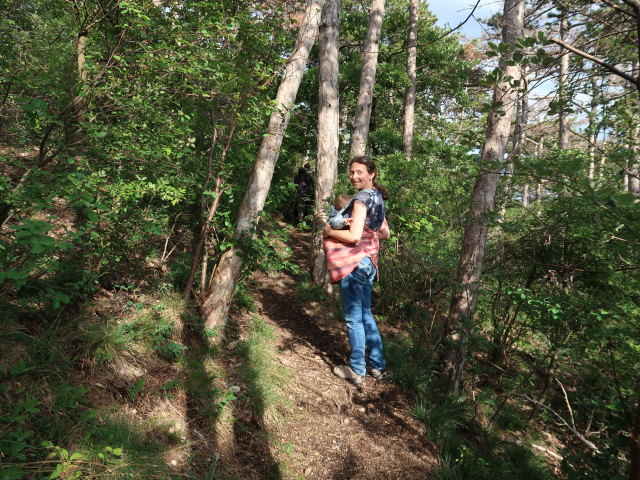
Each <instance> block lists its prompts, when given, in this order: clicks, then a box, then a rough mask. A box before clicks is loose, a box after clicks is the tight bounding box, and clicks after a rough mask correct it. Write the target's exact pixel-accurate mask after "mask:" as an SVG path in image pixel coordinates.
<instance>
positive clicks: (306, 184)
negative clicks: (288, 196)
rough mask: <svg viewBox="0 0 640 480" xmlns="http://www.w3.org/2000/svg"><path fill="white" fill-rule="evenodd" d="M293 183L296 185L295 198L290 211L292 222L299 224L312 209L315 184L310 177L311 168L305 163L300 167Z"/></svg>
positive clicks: (311, 176)
mask: <svg viewBox="0 0 640 480" xmlns="http://www.w3.org/2000/svg"><path fill="white" fill-rule="evenodd" d="M293 181H294V183H295V184H296V197H295V199H294V200H293V204H292V205H291V209H290V211H291V217H292V219H293V221H294V222H296V223H300V222H301V221H302V220H303V219H304V217H306V216H307V215H308V214H309V212H310V211H311V208H312V207H313V194H314V187H315V182H314V180H313V175H311V166H310V165H309V164H308V163H305V164H304V166H302V167H300V168H299V169H298V173H296V176H295V178H294V180H293Z"/></svg>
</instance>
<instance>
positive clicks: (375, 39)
mask: <svg viewBox="0 0 640 480" xmlns="http://www.w3.org/2000/svg"><path fill="white" fill-rule="evenodd" d="M383 14H384V0H372V1H371V13H370V14H369V26H368V27H367V36H366V38H365V41H364V52H363V58H362V73H361V75H360V91H359V92H358V103H357V105H356V116H355V119H354V122H353V134H352V136H351V155H350V156H351V158H353V157H355V156H358V155H364V154H365V152H366V149H367V137H368V136H369V122H370V120H371V107H372V103H373V87H374V85H375V82H376V69H377V68H378V51H379V49H380V32H381V31H382V15H383Z"/></svg>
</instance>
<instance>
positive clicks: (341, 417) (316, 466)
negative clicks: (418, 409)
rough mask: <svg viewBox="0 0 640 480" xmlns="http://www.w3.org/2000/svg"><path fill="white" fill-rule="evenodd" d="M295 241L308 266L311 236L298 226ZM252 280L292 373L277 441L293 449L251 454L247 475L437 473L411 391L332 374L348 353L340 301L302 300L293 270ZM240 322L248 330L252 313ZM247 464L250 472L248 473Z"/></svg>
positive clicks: (404, 477)
mask: <svg viewBox="0 0 640 480" xmlns="http://www.w3.org/2000/svg"><path fill="white" fill-rule="evenodd" d="M289 245H290V246H291V248H292V249H293V252H294V261H295V262H296V263H297V264H298V265H299V266H300V267H301V269H303V271H309V268H308V267H309V265H308V262H309V260H310V259H309V252H310V250H311V246H310V234H309V233H304V232H298V231H296V232H294V233H293V234H292V236H291V238H290V240H289ZM248 285H249V290H250V291H251V293H252V296H253V298H254V300H255V301H256V305H257V308H258V311H257V314H258V315H260V316H262V317H263V318H264V319H265V320H266V322H267V323H268V324H270V325H273V326H275V327H276V332H277V334H278V336H279V339H280V344H279V345H278V349H279V353H278V356H277V359H276V361H277V362H279V363H281V364H282V365H283V366H285V367H286V368H287V369H288V370H289V371H290V372H291V374H292V378H290V379H289V381H288V382H287V386H286V391H285V392H284V395H285V396H286V397H287V403H288V404H289V405H290V408H289V410H287V412H286V414H285V415H286V417H287V419H286V421H285V422H284V424H283V425H282V426H281V427H280V428H278V429H276V432H275V436H276V437H277V441H276V444H280V445H287V446H289V448H286V449H285V450H287V451H286V453H285V452H282V451H274V452H271V455H268V456H270V457H271V458H270V459H267V458H262V459H258V458H252V459H249V461H248V463H247V464H245V467H249V466H251V469H252V470H253V472H252V473H251V474H249V475H248V478H256V479H257V478H274V479H277V478H296V479H302V478H304V479H306V480H329V479H332V480H333V479H335V480H342V479H345V480H346V479H353V480H378V479H389V480H394V479H397V480H413V479H416V480H418V479H420V480H425V479H428V478H430V477H431V476H432V475H431V473H430V472H432V471H433V470H434V467H435V466H436V461H435V459H434V447H433V444H432V443H431V442H430V441H429V440H428V438H427V437H426V436H425V434H424V427H423V426H422V425H421V424H420V423H419V422H417V421H416V420H415V419H413V418H412V417H411V416H410V415H409V413H408V409H409V408H410V406H411V397H410V395H409V394H408V393H407V392H404V391H403V390H402V389H401V388H399V387H398V386H396V385H394V384H392V383H388V382H385V381H375V380H374V379H373V378H371V377H370V376H367V377H366V381H365V383H364V384H362V385H359V386H355V385H352V384H351V383H349V382H347V381H345V380H343V379H341V378H338V377H336V376H334V375H333V373H332V368H333V366H335V365H340V364H345V362H346V361H347V358H348V339H347V336H346V328H345V326H344V323H343V321H342V320H341V319H339V318H336V317H335V313H334V312H335V309H334V308H333V306H332V305H320V304H318V303H317V302H308V303H303V302H301V301H300V300H299V299H298V297H297V295H296V278H295V277H293V276H291V275H289V274H287V273H281V274H279V275H277V276H273V275H269V276H267V275H264V274H260V273H257V274H254V275H253V276H252V277H251V278H250V279H249V282H248ZM374 314H375V312H374ZM254 315H255V314H254ZM235 321H236V322H237V323H238V325H239V326H240V328H241V329H242V324H243V323H245V322H246V321H247V319H246V318H235ZM380 330H381V333H382V336H383V340H384V339H385V338H388V337H386V335H385V333H386V332H385V327H384V325H381V326H380ZM253 423H254V428H251V427H250V426H249V428H248V430H249V431H248V432H244V434H243V435H241V438H236V445H238V442H240V441H243V440H241V439H242V438H244V439H245V440H244V441H249V442H250V441H251V436H252V435H253V434H255V431H256V430H259V427H258V428H256V425H255V423H256V422H253ZM258 423H259V422H258ZM252 431H253V433H251V432H252ZM279 450H282V449H279ZM265 453H266V452H265ZM268 456H267V457H268ZM283 456H284V457H286V458H284V464H286V470H287V472H278V471H277V469H275V470H274V463H273V460H272V459H274V458H280V457H283ZM275 463H276V464H277V463H278V462H277V461H276V462H275ZM280 463H282V462H280ZM269 464H271V465H269ZM243 470H244V472H243V473H242V475H243V478H245V475H247V474H248V473H249V472H247V469H245V468H243Z"/></svg>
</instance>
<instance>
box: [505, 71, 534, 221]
mask: <svg viewBox="0 0 640 480" xmlns="http://www.w3.org/2000/svg"><path fill="white" fill-rule="evenodd" d="M528 73H529V72H528V68H527V66H526V65H525V66H523V67H522V74H521V75H522V89H521V90H522V91H520V92H519V94H518V100H517V103H516V106H517V108H516V125H515V128H514V131H513V149H512V150H511V155H509V168H508V173H509V177H508V178H507V181H506V182H505V184H506V185H505V191H506V193H507V196H510V195H511V191H510V190H511V188H512V187H510V186H513V185H514V184H515V181H514V179H513V173H515V162H516V161H517V160H518V158H520V156H521V155H522V151H523V150H524V144H525V142H526V140H527V123H528V122H529V82H528V78H527V76H528ZM525 203H526V201H525V199H524V192H523V198H522V204H523V205H524V204H525ZM524 206H526V205H524ZM502 216H503V217H504V214H503V215H502Z"/></svg>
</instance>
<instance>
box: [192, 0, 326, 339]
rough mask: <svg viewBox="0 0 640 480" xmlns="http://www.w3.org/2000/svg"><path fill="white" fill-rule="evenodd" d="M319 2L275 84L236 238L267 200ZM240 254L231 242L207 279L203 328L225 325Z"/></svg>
mask: <svg viewBox="0 0 640 480" xmlns="http://www.w3.org/2000/svg"><path fill="white" fill-rule="evenodd" d="M323 3H324V0H307V4H306V7H305V14H304V18H303V20H302V23H301V25H300V31H299V32H298V38H297V40H296V46H295V48H294V51H293V53H292V54H291V57H290V58H289V60H288V62H287V65H286V68H285V70H284V73H283V76H282V82H281V83H280V86H279V87H278V93H277V94H276V101H275V108H274V111H273V113H272V114H271V117H270V118H269V127H268V133H267V135H266V136H265V137H264V138H263V140H262V143H261V145H260V149H259V150H258V155H257V159H256V164H255V166H254V168H253V172H252V174H251V177H250V178H249V184H248V185H247V190H246V192H245V194H244V198H243V200H242V205H241V206H240V211H239V212H238V220H237V222H236V232H235V233H236V236H237V237H238V238H241V237H246V236H248V235H251V233H252V231H253V228H254V225H255V223H256V221H257V220H258V214H259V213H260V212H261V211H262V209H263V207H264V203H265V201H266V199H267V193H268V192H269V187H270V186H271V179H272V177H273V170H274V168H275V164H276V161H277V160H278V156H279V154H280V146H281V145H282V138H283V137H284V134H285V131H286V129H287V125H288V123H289V118H290V116H291V107H292V105H293V104H294V102H295V99H296V95H297V94H298V88H299V87H300V82H301V81H302V75H303V72H304V69H305V67H306V65H307V59H308V57H309V52H310V51H311V48H312V47H313V43H314V42H315V39H316V37H317V36H318V25H319V23H320V11H321V9H322V5H323ZM241 253H242V247H241V245H239V244H234V246H233V247H231V248H230V249H229V250H227V251H226V252H225V253H223V254H222V256H221V258H220V262H219V263H218V265H217V267H216V269H215V272H214V275H213V277H212V278H211V283H210V285H209V291H208V292H207V296H206V298H205V300H204V302H203V304H202V308H201V314H202V316H203V319H204V323H205V329H206V331H207V332H209V333H215V331H216V330H218V329H222V328H224V326H225V325H226V322H227V317H228V315H229V307H230V305H231V300H232V299H233V292H234V290H235V288H236V284H237V283H238V280H239V278H240V273H241V272H242V264H243V260H242V257H241V256H240V255H241Z"/></svg>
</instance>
